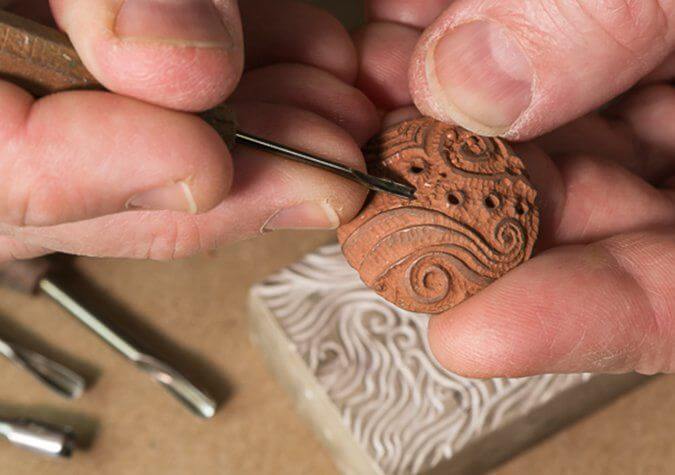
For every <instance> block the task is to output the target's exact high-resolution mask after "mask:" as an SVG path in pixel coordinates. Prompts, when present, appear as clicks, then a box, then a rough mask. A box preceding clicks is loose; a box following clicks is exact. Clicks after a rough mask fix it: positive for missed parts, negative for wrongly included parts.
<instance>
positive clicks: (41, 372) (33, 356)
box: [0, 338, 86, 399]
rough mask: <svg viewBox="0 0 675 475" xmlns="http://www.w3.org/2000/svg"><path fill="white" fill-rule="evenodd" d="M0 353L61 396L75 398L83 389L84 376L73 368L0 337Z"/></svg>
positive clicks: (84, 384) (84, 383)
mask: <svg viewBox="0 0 675 475" xmlns="http://www.w3.org/2000/svg"><path fill="white" fill-rule="evenodd" d="M0 354H1V355H3V356H4V357H6V358H7V359H9V360H10V361H12V362H13V363H15V364H16V365H18V366H19V367H21V368H23V369H25V370H26V371H28V372H29V373H30V374H31V375H33V377H35V378H36V379H37V380H38V381H40V382H41V383H42V384H44V385H45V386H47V387H48V388H50V389H51V390H53V391H54V392H56V393H57V394H59V395H61V396H64V397H67V398H70V399H75V398H78V397H80V396H81V395H82V392H83V391H84V389H85V386H86V382H85V380H84V378H83V377H82V376H80V375H79V374H77V373H76V372H74V371H73V370H71V369H68V368H66V367H65V366H63V365H61V364H59V363H57V362H56V361H52V360H51V359H49V358H47V357H45V356H43V355H41V354H39V353H36V352H35V351H32V350H29V349H27V348H23V347H21V346H19V345H16V344H14V343H10V342H8V341H6V340H4V339H2V338H0Z"/></svg>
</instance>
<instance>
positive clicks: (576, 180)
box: [517, 146, 675, 249]
mask: <svg viewBox="0 0 675 475" xmlns="http://www.w3.org/2000/svg"><path fill="white" fill-rule="evenodd" d="M517 153H518V155H519V156H521V157H522V158H523V160H524V161H525V163H526V166H527V169H528V172H529V174H530V177H531V180H532V182H533V184H534V185H535V188H536V189H537V190H538V192H539V195H538V197H537V199H538V200H539V206H540V214H541V224H540V239H539V241H540V242H539V247H540V249H544V248H548V247H552V246H557V245H561V244H578V243H588V242H592V241H596V240H599V239H604V238H607V237H609V236H612V235H615V234H618V233H627V232H632V231H636V230H639V229H644V228H646V227H649V226H655V225H668V224H675V192H673V191H672V190H659V189H656V188H654V187H653V186H651V185H649V184H648V183H647V182H645V181H644V180H643V179H641V178H640V177H638V176H636V175H634V174H632V173H630V172H629V171H628V170H626V169H625V168H623V167H622V166H620V165H618V164H617V163H616V162H614V161H612V160H603V159H599V158H597V157H592V156H588V155H579V156H570V157H566V158H565V159H560V160H557V161H556V162H555V163H554V162H552V161H551V160H550V159H549V158H548V157H547V156H546V155H545V154H543V153H542V152H541V151H539V150H538V149H536V148H535V147H532V146H520V147H518V148H517Z"/></svg>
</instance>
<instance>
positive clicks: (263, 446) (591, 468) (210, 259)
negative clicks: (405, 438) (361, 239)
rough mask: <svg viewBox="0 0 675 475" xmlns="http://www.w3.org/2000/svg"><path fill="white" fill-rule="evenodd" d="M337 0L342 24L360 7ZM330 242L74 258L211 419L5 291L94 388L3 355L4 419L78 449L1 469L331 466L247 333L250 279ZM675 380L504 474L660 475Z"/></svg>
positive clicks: (85, 286) (17, 333)
mask: <svg viewBox="0 0 675 475" xmlns="http://www.w3.org/2000/svg"><path fill="white" fill-rule="evenodd" d="M314 1H315V3H323V4H331V3H332V4H333V7H335V8H337V11H338V13H339V14H340V15H341V16H342V18H343V19H345V20H346V21H347V22H348V23H349V24H351V25H354V24H356V23H357V22H358V18H357V16H358V15H356V16H355V12H357V13H358V11H359V8H360V7H359V6H358V3H359V2H358V1H356V0H354V1H353V2H349V1H345V0H314ZM331 239H333V236H332V234H330V233H306V234H278V235H270V236H266V237H264V238H260V239H257V240H254V241H249V242H245V243H241V244H238V245H234V246H231V247H228V248H226V249H223V250H221V251H219V252H217V253H215V254H212V255H209V256H200V257H196V258H193V259H189V260H185V261H180V262H173V263H156V262H134V261H122V260H93V259H80V260H78V261H77V262H76V268H77V270H78V271H79V272H80V274H81V276H82V277H83V281H84V282H82V283H79V284H73V285H74V286H75V287H76V289H77V291H78V292H80V294H81V298H82V299H85V300H87V301H91V303H92V305H94V306H96V307H97V308H99V309H101V311H102V312H104V313H105V314H106V315H108V316H110V317H112V318H114V319H115V320H117V321H118V322H122V323H124V325H125V326H127V327H130V328H133V333H134V334H135V335H140V336H141V337H142V339H143V340H144V341H149V342H150V343H151V344H152V345H153V346H154V347H156V348H158V349H159V351H160V352H161V353H162V354H163V355H166V356H168V358H167V359H168V360H170V361H171V362H172V363H174V364H176V365H179V366H180V367H181V368H185V369H189V370H190V373H191V374H194V375H197V376H198V377H199V380H200V381H203V382H204V383H205V385H206V386H207V387H208V388H210V389H211V391H212V392H214V393H215V394H216V395H218V397H219V398H220V399H222V400H223V401H224V402H223V404H222V407H221V409H220V410H219V412H218V413H217V414H216V416H215V417H214V418H213V419H211V420H208V421H205V420H200V419H197V418H196V417H194V416H193V415H191V414H190V413H188V412H187V411H186V410H184V409H183V407H182V406H180V405H179V404H178V403H177V402H175V401H174V400H173V399H172V398H171V397H170V396H168V395H167V394H166V393H165V391H164V390H163V389H162V388H160V387H159V386H158V385H157V384H155V383H153V382H152V381H151V380H150V379H149V378H148V377H147V376H145V375H144V374H143V373H141V372H140V371H138V370H136V369H135V368H133V367H132V366H130V364H129V363H128V362H127V361H125V360H124V359H122V358H121V357H120V356H119V355H117V354H116V353H115V352H114V351H113V350H111V349H109V348H108V347H106V346H105V345H103V344H102V343H101V342H100V341H99V340H98V339H97V338H96V337H95V336H93V335H92V334H91V333H90V332H89V331H88V330H86V329H84V328H83V327H82V326H81V325H80V324H79V323H77V322H76V321H74V320H73V319H72V318H71V317H70V316H68V315H66V314H65V313H64V312H63V311H62V310H61V309H59V308H58V307H57V306H56V305H54V304H53V303H51V302H50V301H48V300H47V299H46V298H44V297H42V298H37V299H32V300H31V299H28V298H26V297H23V296H19V295H15V294H12V293H10V292H7V291H2V290H0V331H1V332H2V333H3V334H5V335H7V336H10V337H13V338H14V339H15V340H17V341H18V342H21V343H24V344H28V345H30V346H33V347H36V348H39V349H40V350H41V351H43V352H45V353H47V354H49V355H51V356H55V357H57V358H59V359H60V360H62V361H66V362H68V363H69V364H70V365H72V366H74V367H75V368H77V369H79V370H80V371H82V372H83V373H84V374H86V375H87V376H88V378H89V380H90V381H91V382H92V385H91V387H90V389H89V390H88V391H87V392H86V393H85V395H84V396H83V397H82V398H81V399H80V400H77V401H64V400H62V399H60V398H59V397H57V396H55V395H53V394H52V393H50V392H49V391H47V390H46V389H44V388H42V387H41V386H39V385H38V384H37V383H36V382H35V381H34V380H33V379H31V378H30V377H29V376H28V375H26V374H25V373H23V372H22V371H20V370H18V369H17V368H15V367H14V366H12V365H11V364H9V363H7V362H5V361H2V360H0V414H1V415H24V416H33V417H42V418H43V419H46V420H49V421H53V422H62V423H67V424H71V425H73V426H74V427H75V428H76V429H77V430H78V432H79V433H80V434H81V436H82V438H83V439H84V441H85V443H86V444H88V445H89V447H88V448H87V449H86V450H81V451H79V452H77V453H76V454H75V456H74V458H73V459H72V460H51V459H46V458H42V457H39V456H35V455H32V454H30V453H27V452H23V451H20V450H17V449H14V448H12V447H11V446H9V445H8V444H6V443H4V442H3V441H0V467H2V470H1V473H3V474H4V473H7V474H10V473H11V474H13V475H29V474H30V475H33V474H36V473H39V474H41V475H52V474H53V475H57V474H58V475H61V474H63V473H68V474H71V475H90V474H93V473H96V474H99V475H108V474H110V475H113V474H114V475H135V474H138V475H141V474H143V475H148V474H150V475H153V474H162V475H173V474H176V475H178V474H180V475H183V474H188V473H189V474H200V475H211V474H213V475H216V474H218V475H221V474H237V475H240V474H241V475H247V474H256V475H266V474H270V475H272V474H274V475H284V474H294V475H295V474H299V473H300V474H305V473H306V474H334V473H336V471H335V468H334V465H333V464H332V463H331V461H330V459H329V455H328V452H327V450H325V449H324V448H323V447H322V446H321V445H320V444H319V442H318V441H317V439H316V438H315V437H314V435H313V434H312V432H311V431H310V429H309V428H308V427H307V426H306V425H305V424H304V422H303V421H302V420H301V419H300V418H299V417H298V415H297V414H296V413H295V411H294V409H293V405H292V402H291V400H290V399H289V397H288V396H287V395H286V394H285V393H284V391H283V390H282V389H281V387H280V386H279V385H278V384H277V383H276V382H275V381H274V379H273V378H272V376H271V375H270V373H269V372H268V371H267V368H266V367H265V365H264V363H263V360H262V357H261V354H260V353H259V352H258V350H257V349H256V348H255V347H254V346H253V345H252V344H251V342H250V340H249V338H248V324H247V312H246V294H247V291H248V288H249V287H250V285H251V284H252V283H254V282H256V281H257V280H260V279H261V278H263V277H265V276H266V275H268V274H269V273H271V272H273V271H275V270H276V269H279V268H281V267H283V266H285V265H287V264H289V263H292V262H294V261H295V260H297V259H299V258H300V257H302V256H303V255H304V254H305V253H307V252H309V251H311V250H313V249H314V248H316V247H317V246H319V245H320V244H324V243H326V242H328V241H330V240H331ZM674 428H675V377H661V378H659V379H657V380H655V381H653V382H651V383H648V384H647V385H645V386H643V387H641V388H639V389H637V390H635V391H633V392H632V393H630V394H628V395H626V396H624V397H622V398H620V399H618V400H617V401H615V402H614V403H612V404H611V405H609V406H607V407H606V408H604V409H602V410H600V411H599V412H597V413H595V414H594V415H592V416H590V417H588V418H586V419H584V420H582V421H580V422H578V423H576V424H575V425H573V426H571V427H569V428H568V429H567V430H565V431H563V432H560V433H558V434H557V435H555V436H553V437H552V438H549V439H548V440H546V441H544V442H542V443H541V444H539V445H537V446H535V447H534V448H532V449H531V450H529V451H528V452H526V453H524V454H522V455H520V456H518V457H517V458H515V459H513V460H512V461H511V462H509V463H507V464H506V465H505V466H503V467H501V468H499V469H498V470H497V473H498V474H500V475H511V474H513V475H516V474H518V475H519V474H522V473H546V474H550V475H555V474H568V473H584V474H590V475H593V474H608V473H611V474H623V473H626V474H634V473H645V474H661V473H663V474H666V473H672V472H673V467H674V466H675V437H673V435H672V434H673V429H674Z"/></svg>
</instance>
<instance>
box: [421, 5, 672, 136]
mask: <svg viewBox="0 0 675 475" xmlns="http://www.w3.org/2000/svg"><path fill="white" fill-rule="evenodd" d="M674 25H675V0H640V1H630V2H627V1H625V0H608V1H602V2H598V1H595V0H578V1H573V2H572V1H562V2H561V1H558V0H542V1H540V2H526V1H522V0H487V1H478V0H458V1H456V2H454V3H453V4H452V5H451V6H450V7H449V8H448V9H447V10H446V11H445V12H444V13H443V14H442V15H441V16H440V17H439V18H438V19H437V20H436V22H435V23H434V24H432V25H431V26H430V27H429V28H428V29H427V30H426V32H425V34H424V36H423V37H422V40H421V41H420V43H419V44H418V46H417V49H416V52H415V54H414V57H413V65H412V69H411V82H410V83H411V88H412V93H413V97H414V99H415V102H416V104H417V106H418V107H419V108H420V110H422V111H423V112H424V113H426V114H429V115H432V116H434V117H436V118H438V119H441V120H445V121H453V122H456V123H459V124H460V125H462V126H464V127H466V128H468V129H471V130H473V131H475V132H478V133H481V134H485V135H501V136H504V137H507V138H511V139H523V140H524V139H528V138H532V137H534V136H537V135H539V134H541V133H543V132H546V131H549V130H551V129H553V128H555V127H557V126H559V125H561V124H563V123H565V122H568V121H570V120H572V119H575V118H577V117H579V116H581V115H583V114H585V113H587V112H588V111H590V110H592V109H594V108H596V107H598V106H600V105H601V104H603V103H604V102H606V101H608V100H610V99H611V98H613V97H614V96H616V95H618V94H620V93H622V92H624V91H625V90H627V89H628V88H630V87H631V86H632V85H633V84H635V83H636V82H637V81H638V80H640V78H641V77H643V76H644V75H646V74H647V73H648V72H649V71H651V70H652V69H654V68H655V67H656V66H658V65H659V64H660V63H661V62H662V61H663V60H664V59H665V58H666V57H667V56H668V54H669V53H670V52H671V51H673V48H674V46H675V26H674Z"/></svg>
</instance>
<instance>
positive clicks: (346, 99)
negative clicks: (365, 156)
mask: <svg viewBox="0 0 675 475" xmlns="http://www.w3.org/2000/svg"><path fill="white" fill-rule="evenodd" d="M241 101H244V102H246V101H261V102H269V103H275V104H288V105H293V106H295V107H298V108H301V109H305V110H308V111H311V112H314V113H316V114H318V115H320V116H322V117H325V118H326V119H328V120H330V121H332V122H334V123H336V124H339V125H341V126H342V127H343V128H344V129H345V130H346V131H347V132H349V133H350V134H351V135H352V136H353V137H354V138H355V139H356V142H357V143H358V144H360V145H363V144H365V143H366V141H368V140H369V139H370V138H371V137H372V136H373V135H375V133H376V132H377V130H378V128H379V118H378V115H377V111H376V109H375V107H374V106H373V104H372V102H370V101H369V100H368V98H367V97H366V96H365V95H364V94H363V92H361V91H359V90H358V89H356V88H354V87H352V86H349V85H347V84H346V83H344V82H342V81H341V80H340V79H338V78H337V77H335V76H333V75H332V74H330V73H327V72H325V71H322V70H320V69H318V68H315V67H311V66H305V65H302V64H290V63H288V64H276V65H272V66H267V67H262V68H258V69H254V70H252V71H249V72H247V73H246V74H245V75H244V78H243V80H242V82H241V84H240V86H239V87H238V88H237V90H236V91H235V93H234V95H233V96H232V98H231V100H230V103H234V102H241Z"/></svg>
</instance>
